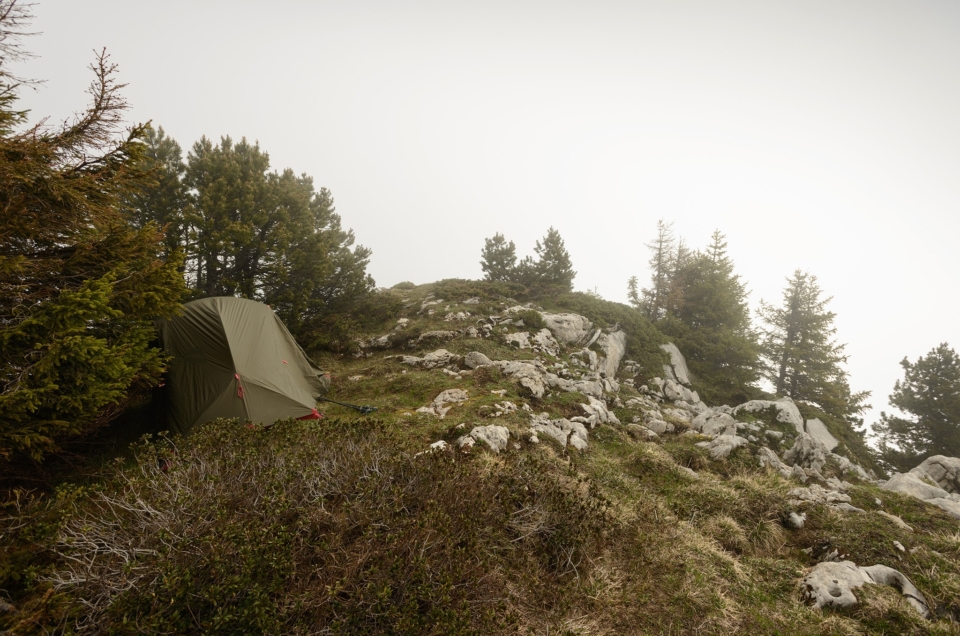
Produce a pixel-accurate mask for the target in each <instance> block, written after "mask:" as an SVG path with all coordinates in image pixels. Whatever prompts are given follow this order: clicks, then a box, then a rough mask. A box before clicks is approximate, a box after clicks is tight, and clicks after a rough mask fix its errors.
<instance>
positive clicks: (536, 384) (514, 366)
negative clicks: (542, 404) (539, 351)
mask: <svg viewBox="0 0 960 636" xmlns="http://www.w3.org/2000/svg"><path fill="white" fill-rule="evenodd" d="M493 364H494V366H496V367H498V368H499V369H500V371H502V372H503V374H504V375H506V376H510V377H513V378H516V379H517V380H518V381H519V382H520V385H521V386H522V387H524V388H526V389H527V390H528V391H529V392H530V395H532V396H533V397H535V398H537V399H539V398H542V397H543V394H544V393H545V392H546V386H545V385H544V381H543V371H542V370H541V369H539V368H538V367H537V366H536V365H535V364H531V363H529V362H520V361H518V360H498V361H496V362H494V363H493Z"/></svg>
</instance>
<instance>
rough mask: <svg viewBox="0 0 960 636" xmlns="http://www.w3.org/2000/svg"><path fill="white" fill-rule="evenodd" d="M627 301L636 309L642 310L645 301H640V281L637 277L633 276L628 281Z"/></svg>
mask: <svg viewBox="0 0 960 636" xmlns="http://www.w3.org/2000/svg"><path fill="white" fill-rule="evenodd" d="M627 301H628V302H629V303H630V305H631V306H632V307H634V308H636V309H640V307H641V306H642V305H643V301H642V300H641V299H640V281H638V280H637V277H636V276H631V277H630V279H629V280H628V281H627Z"/></svg>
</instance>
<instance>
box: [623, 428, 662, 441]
mask: <svg viewBox="0 0 960 636" xmlns="http://www.w3.org/2000/svg"><path fill="white" fill-rule="evenodd" d="M627 432H628V433H630V435H632V436H633V437H635V438H637V439H640V440H644V441H647V442H652V441H654V440H656V439H658V438H659V436H658V435H657V434H656V433H655V432H653V431H652V430H650V429H649V428H647V427H646V426H640V425H639V424H627Z"/></svg>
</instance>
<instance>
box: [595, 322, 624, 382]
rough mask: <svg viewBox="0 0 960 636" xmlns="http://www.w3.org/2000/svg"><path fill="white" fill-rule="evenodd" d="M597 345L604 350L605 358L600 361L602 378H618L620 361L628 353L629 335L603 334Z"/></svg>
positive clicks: (622, 333)
mask: <svg viewBox="0 0 960 636" xmlns="http://www.w3.org/2000/svg"><path fill="white" fill-rule="evenodd" d="M597 344H598V345H600V349H601V350H603V357H602V358H601V359H600V361H599V369H598V370H599V371H600V375H601V377H605V378H610V379H613V378H615V377H617V371H619V369H620V361H621V360H623V356H624V355H625V354H626V353H627V334H626V333H624V332H622V331H619V330H618V331H614V332H613V333H605V334H601V335H600V337H599V338H598V339H597Z"/></svg>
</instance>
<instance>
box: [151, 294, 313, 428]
mask: <svg viewBox="0 0 960 636" xmlns="http://www.w3.org/2000/svg"><path fill="white" fill-rule="evenodd" d="M158 327H159V330H160V340H161V344H162V346H163V348H164V350H165V351H166V352H167V353H169V354H170V355H171V356H172V360H171V361H170V368H169V370H168V372H167V387H166V388H167V407H168V420H169V424H170V426H171V428H172V429H173V430H174V431H175V432H177V433H181V434H186V433H188V432H189V431H190V429H192V428H193V427H194V426H196V425H198V424H202V423H203V422H207V421H209V420H213V419H216V418H218V417H224V418H229V417H236V418H239V419H240V420H242V421H243V420H248V421H251V422H258V423H264V424H271V423H273V422H275V421H276V420H278V419H282V418H288V417H294V418H300V419H306V418H318V417H320V416H319V414H318V413H317V410H316V408H315V407H316V403H317V399H316V398H318V397H320V396H323V395H324V394H325V393H326V392H327V388H328V387H329V385H330V380H329V379H328V378H326V377H324V376H323V375H322V372H321V371H319V370H318V369H316V368H314V366H313V364H311V362H310V360H308V359H307V356H306V355H305V354H304V353H303V349H301V348H300V346H299V345H298V344H297V342H296V341H295V340H294V339H293V336H292V335H290V332H289V331H287V328H286V326H285V325H284V324H283V322H281V321H280V319H279V318H278V317H277V316H276V314H274V313H273V310H271V309H270V308H269V307H268V306H266V305H264V304H262V303H258V302H256V301H253V300H246V299H244V298H234V297H232V296H229V297H216V298H203V299H201V300H195V301H193V302H190V303H187V304H186V305H184V306H183V314H182V315H181V316H177V317H175V318H172V319H169V320H161V321H159V323H158Z"/></svg>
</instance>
